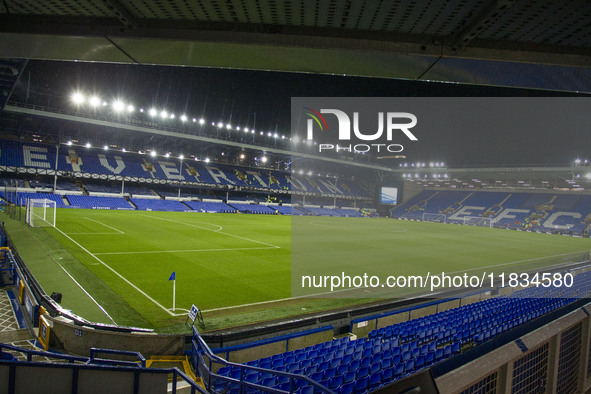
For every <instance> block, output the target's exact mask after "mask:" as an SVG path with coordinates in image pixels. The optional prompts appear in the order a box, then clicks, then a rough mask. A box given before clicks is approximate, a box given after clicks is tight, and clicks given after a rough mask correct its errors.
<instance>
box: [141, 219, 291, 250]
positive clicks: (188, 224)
mask: <svg viewBox="0 0 591 394" xmlns="http://www.w3.org/2000/svg"><path fill="white" fill-rule="evenodd" d="M141 216H145V217H148V218H152V219H158V220H164V221H165V222H171V223H176V224H184V225H185V226H191V227H196V228H200V229H202V230H206V231H211V232H214V233H218V234H222V235H227V236H228V237H234V238H239V239H243V240H245V241H250V242H255V243H257V244H261V245H266V246H270V247H271V248H275V249H280V248H281V247H280V246H277V245H272V244H268V243H266V242H262V241H257V240H254V239H250V238H245V237H241V236H239V235H234V234H228V233H222V232H220V231H219V230H217V231H216V230H211V229H208V228H205V227H200V226H197V225H194V224H190V223H184V222H177V221H176V220H170V219H164V218H159V217H156V216H150V215H141Z"/></svg>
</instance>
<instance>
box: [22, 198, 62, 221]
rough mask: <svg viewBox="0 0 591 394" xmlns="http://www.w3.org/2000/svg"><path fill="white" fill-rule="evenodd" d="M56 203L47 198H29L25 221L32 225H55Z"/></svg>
mask: <svg viewBox="0 0 591 394" xmlns="http://www.w3.org/2000/svg"><path fill="white" fill-rule="evenodd" d="M56 205H57V204H56V202H55V201H53V200H49V199H47V198H44V199H29V200H27V205H26V206H27V210H26V212H25V221H26V222H27V224H28V225H29V226H31V227H55V219H56V215H57V209H56Z"/></svg>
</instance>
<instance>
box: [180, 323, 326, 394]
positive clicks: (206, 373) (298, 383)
mask: <svg viewBox="0 0 591 394" xmlns="http://www.w3.org/2000/svg"><path fill="white" fill-rule="evenodd" d="M191 362H192V365H193V368H194V369H195V371H196V372H197V373H199V375H200V376H201V379H202V380H203V383H204V385H205V388H206V389H207V390H208V391H209V392H210V393H217V392H228V391H232V392H236V391H238V392H240V393H242V392H250V391H252V390H253V389H254V390H258V391H263V392H268V393H293V392H295V391H296V390H297V389H299V388H301V387H304V386H311V387H312V388H313V391H314V392H319V393H328V394H335V392H334V391H332V390H330V389H328V388H326V387H324V386H322V385H321V384H319V383H317V382H315V381H313V380H312V379H310V378H309V377H307V376H304V375H297V374H293V373H289V372H280V371H274V370H271V369H266V368H260V367H255V366H250V365H243V364H238V363H233V362H230V361H227V360H224V359H223V358H221V357H219V356H216V355H215V354H214V353H213V352H212V351H211V349H210V348H209V346H207V344H206V343H205V341H204V340H203V338H201V335H199V332H198V331H197V329H196V328H195V327H193V338H192V341H191ZM220 367H230V368H235V369H236V370H238V371H239V375H240V376H238V377H236V378H233V377H228V376H222V375H219V374H217V373H215V372H214V370H215V371H217V370H218V369H219V368H220ZM249 373H263V374H268V375H270V376H275V377H283V378H284V379H287V382H289V390H282V389H279V388H276V387H268V386H263V385H261V384H258V383H254V382H249V381H247V380H246V379H245V378H246V376H247V375H248V374H249Z"/></svg>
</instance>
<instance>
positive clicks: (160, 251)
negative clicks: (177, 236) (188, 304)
mask: <svg viewBox="0 0 591 394" xmlns="http://www.w3.org/2000/svg"><path fill="white" fill-rule="evenodd" d="M261 249H276V248H274V247H271V246H264V247H260V248H232V249H187V250H147V251H139V252H104V253H95V255H97V256H102V255H106V254H158V253H190V252H231V251H234V250H261ZM177 309H178V308H177Z"/></svg>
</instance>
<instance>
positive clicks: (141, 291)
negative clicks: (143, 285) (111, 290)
mask: <svg viewBox="0 0 591 394" xmlns="http://www.w3.org/2000/svg"><path fill="white" fill-rule="evenodd" d="M54 228H55V229H56V230H57V231H59V232H60V233H62V234H63V235H64V236H65V237H66V238H68V239H69V240H70V241H72V242H73V243H75V244H76V245H78V247H79V248H80V249H82V250H83V251H85V252H86V253H88V254H89V255H90V256H91V257H93V258H94V259H95V260H96V261H98V262H99V263H101V264H102V265H104V266H105V267H107V268H108V269H109V270H111V272H113V273H114V274H115V275H117V276H118V277H119V278H121V279H122V280H123V281H124V282H125V283H127V284H128V285H130V286H131V287H133V288H134V289H136V290H137V291H138V292H140V293H141V294H142V295H143V296H144V297H146V298H147V299H149V300H150V301H152V302H153V303H154V304H156V305H157V306H159V307H160V308H161V309H163V310H164V311H165V312H166V313H168V314H169V315H171V316H176V315H175V314H174V313H171V312H170V311H169V310H168V309H167V308H165V307H164V306H162V305H161V304H160V303H159V302H158V301H156V300H155V299H153V298H152V297H150V296H149V295H148V294H147V293H146V292H144V291H143V290H142V289H140V288H139V287H137V286H136V285H134V284H133V283H131V282H130V281H129V280H128V279H127V278H126V277H124V276H123V275H121V274H120V273H119V272H117V271H115V270H114V269H113V268H111V267H110V266H109V265H107V264H106V263H105V262H104V261H102V260H101V259H99V258H98V257H96V256H95V255H94V254H92V253H91V252H90V251H89V250H88V249H86V248H85V247H84V246H82V245H80V244H79V243H78V242H76V241H74V240H73V239H72V237H70V236H69V235H68V234H66V233H64V232H63V231H62V230H60V229H59V228H57V227H54Z"/></svg>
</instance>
